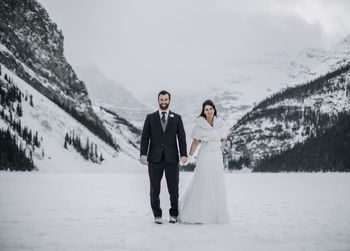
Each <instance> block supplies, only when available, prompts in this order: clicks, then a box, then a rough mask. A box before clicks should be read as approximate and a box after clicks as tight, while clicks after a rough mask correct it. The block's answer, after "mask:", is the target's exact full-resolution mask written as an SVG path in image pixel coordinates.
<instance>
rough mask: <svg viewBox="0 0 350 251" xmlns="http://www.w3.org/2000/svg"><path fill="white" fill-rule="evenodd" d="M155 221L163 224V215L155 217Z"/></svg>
mask: <svg viewBox="0 0 350 251" xmlns="http://www.w3.org/2000/svg"><path fill="white" fill-rule="evenodd" d="M154 223H156V224H162V223H163V222H162V217H154Z"/></svg>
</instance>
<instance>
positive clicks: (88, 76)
mask: <svg viewBox="0 0 350 251" xmlns="http://www.w3.org/2000/svg"><path fill="white" fill-rule="evenodd" d="M76 70H77V72H78V74H79V77H80V78H81V79H82V80H83V81H84V83H85V84H86V86H87V89H88V92H89V96H90V98H91V101H92V103H93V105H94V106H102V107H104V108H106V109H108V110H111V111H113V112H115V113H117V114H119V115H120V116H122V117H124V118H126V119H127V120H128V121H129V122H131V123H133V124H134V125H137V126H138V127H140V126H141V125H142V124H143V121H144V118H145V117H146V115H147V114H148V113H150V112H152V109H150V108H149V107H148V106H146V105H144V104H142V103H141V102H139V101H138V100H137V99H136V98H135V97H134V96H133V94H132V93H130V92H129V91H127V90H126V89H125V88H124V86H123V85H121V84H120V83H118V82H116V81H114V80H112V79H109V78H107V77H106V76H105V75H104V74H103V73H102V72H101V70H100V69H99V68H98V67H97V66H95V65H93V64H85V65H81V66H79V67H78V68H77V69H76Z"/></svg>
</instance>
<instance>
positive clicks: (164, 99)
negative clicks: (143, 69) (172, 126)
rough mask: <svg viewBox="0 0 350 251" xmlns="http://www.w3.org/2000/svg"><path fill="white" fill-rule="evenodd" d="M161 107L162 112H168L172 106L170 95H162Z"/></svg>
mask: <svg viewBox="0 0 350 251" xmlns="http://www.w3.org/2000/svg"><path fill="white" fill-rule="evenodd" d="M158 103H159V107H160V109H162V110H166V109H168V107H169V104H170V98H169V95H168V94H160V95H159V98H158Z"/></svg>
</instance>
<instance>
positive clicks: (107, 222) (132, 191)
mask: <svg viewBox="0 0 350 251" xmlns="http://www.w3.org/2000/svg"><path fill="white" fill-rule="evenodd" d="M142 168H143V169H142V170H143V171H142V172H141V173H110V172H104V173H81V172H70V173H44V172H32V173H25V172H0V226H1V227H0V250H29V249H32V250H349V249H350V237H349V233H350V217H349V213H350V200H349V198H350V182H349V179H350V174H349V173H264V174H261V173H227V174H226V187H227V191H228V207H229V212H230V217H231V223H230V224H226V225H211V224H209V225H200V224H198V225H188V224H181V223H179V224H170V223H168V222H167V220H168V209H169V195H168V193H167V190H166V183H165V178H164V177H163V180H162V192H161V204H162V208H163V216H164V224H163V225H156V224H154V223H153V222H152V220H153V216H152V212H151V208H150V205H149V181H148V174H147V167H144V166H142ZM192 175H193V174H192V173H184V172H182V173H180V197H181V196H182V195H183V193H184V191H185V188H186V187H187V185H188V184H189V182H190V180H191V178H192Z"/></svg>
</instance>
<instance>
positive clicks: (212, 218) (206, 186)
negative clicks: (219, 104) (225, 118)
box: [178, 100, 230, 223]
mask: <svg viewBox="0 0 350 251" xmlns="http://www.w3.org/2000/svg"><path fill="white" fill-rule="evenodd" d="M216 114H217V113H216V108H215V105H214V103H213V102H212V101H211V100H206V101H205V102H204V103H203V106H202V112H201V114H200V115H199V116H198V118H196V125H195V127H194V128H193V130H192V134H191V138H193V141H192V145H191V149H190V153H189V155H190V158H191V157H192V155H193V153H194V152H195V151H196V148H197V146H198V145H199V144H200V149H199V152H198V156H197V163H196V168H195V170H194V173H193V178H192V181H191V183H190V184H189V185H188V187H187V190H186V192H185V194H184V195H183V197H182V198H181V199H180V201H179V217H178V218H179V221H180V222H184V223H229V222H230V216H229V214H228V210H227V199H226V188H225V173H224V166H223V157H222V151H221V146H223V145H224V144H225V138H226V135H225V131H224V130H223V122H222V121H220V120H219V119H218V118H217V117H216Z"/></svg>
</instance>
